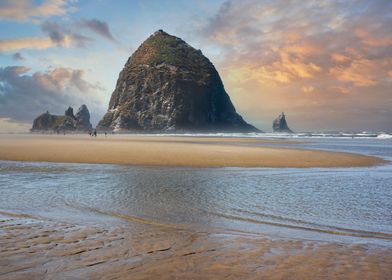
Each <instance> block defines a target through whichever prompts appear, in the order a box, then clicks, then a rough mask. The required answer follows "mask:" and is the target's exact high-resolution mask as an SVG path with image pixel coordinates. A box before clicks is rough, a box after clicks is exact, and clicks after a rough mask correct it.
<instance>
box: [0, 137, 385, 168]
mask: <svg viewBox="0 0 392 280" xmlns="http://www.w3.org/2000/svg"><path fill="white" fill-rule="evenodd" d="M295 143H299V142H295V141H287V140H258V139H249V138H218V137H180V136H177V137H173V136H172V137H166V136H132V135H126V136H124V135H115V136H113V135H109V136H108V137H105V136H103V135H100V136H98V137H97V138H92V137H90V136H88V135H36V134H26V135H17V134H16V135H8V134H4V135H0V160H17V161H42V162H70V163H107V164H131V165H143V166H190V167H298V168H301V167H355V166H372V165H377V164H382V163H384V162H385V161H384V160H382V159H380V158H377V157H371V156H364V155H356V154H351V153H337V152H325V151H316V150H301V149H296V148H278V147H267V146H255V145H263V144H285V145H286V144H295ZM241 144H242V145H241ZM252 145H253V146H252Z"/></svg>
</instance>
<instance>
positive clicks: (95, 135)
mask: <svg viewBox="0 0 392 280" xmlns="http://www.w3.org/2000/svg"><path fill="white" fill-rule="evenodd" d="M94 137H97V130H96V129H94Z"/></svg>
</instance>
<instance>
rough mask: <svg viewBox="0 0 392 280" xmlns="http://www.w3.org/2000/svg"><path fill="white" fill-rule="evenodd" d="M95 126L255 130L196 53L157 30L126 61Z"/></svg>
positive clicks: (183, 129)
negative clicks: (237, 111) (105, 109)
mask: <svg viewBox="0 0 392 280" xmlns="http://www.w3.org/2000/svg"><path fill="white" fill-rule="evenodd" d="M97 128H98V129H101V130H116V131H146V132H160V131H177V132H182V131H184V132H185V131H200V132H202V131H230V132H251V131H259V130H258V129H256V128H255V127H253V126H252V125H250V124H248V123H246V122H245V121H244V120H243V119H242V117H241V116H240V115H239V114H237V113H236V110H235V108H234V106H233V104H232V103H231V101H230V98H229V96H228V94H227V93H226V91H225V89H224V87H223V83H222V81H221V79H220V77H219V74H218V72H217V71H216V69H215V67H214V66H213V64H212V63H211V62H210V61H209V60H208V59H207V58H206V57H205V56H203V54H202V53H201V51H200V50H196V49H194V48H192V47H191V46H189V45H188V44H187V43H186V42H184V41H183V40H181V39H180V38H177V37H174V36H171V35H169V34H167V33H165V32H164V31H162V30H159V31H157V32H155V33H154V34H153V35H151V36H150V37H149V38H148V39H147V40H146V41H144V42H143V44H142V45H141V46H140V47H139V48H138V49H137V50H136V51H135V53H133V54H132V56H131V57H130V58H129V59H128V61H127V63H126V64H125V66H124V68H123V70H122V71H121V72H120V75H119V78H118V80H117V84H116V88H115V90H114V92H113V94H112V96H111V99H110V103H109V109H108V112H107V113H106V114H105V116H104V117H103V118H102V120H101V121H100V122H99V124H98V126H97Z"/></svg>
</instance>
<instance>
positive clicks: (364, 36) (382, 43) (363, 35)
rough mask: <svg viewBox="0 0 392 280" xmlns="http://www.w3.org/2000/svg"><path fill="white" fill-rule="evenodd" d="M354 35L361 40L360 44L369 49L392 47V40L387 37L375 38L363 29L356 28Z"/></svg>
mask: <svg viewBox="0 0 392 280" xmlns="http://www.w3.org/2000/svg"><path fill="white" fill-rule="evenodd" d="M355 35H357V37H358V38H360V39H361V40H362V42H363V43H364V44H366V45H368V46H371V47H388V46H391V45H392V39H391V38H388V37H384V38H376V37H374V36H373V35H372V34H370V32H369V31H367V30H366V29H364V28H357V29H356V30H355Z"/></svg>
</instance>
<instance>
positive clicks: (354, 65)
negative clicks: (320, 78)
mask: <svg viewBox="0 0 392 280" xmlns="http://www.w3.org/2000/svg"><path fill="white" fill-rule="evenodd" d="M384 63H385V62H379V61H374V60H369V59H364V58H363V59H357V60H354V61H352V62H351V64H350V65H349V66H347V67H342V66H337V67H332V68H331V69H330V70H329V73H330V74H331V75H332V76H333V77H335V78H336V79H337V80H339V81H344V82H351V83H353V84H354V85H356V86H359V87H367V86H372V85H375V84H376V83H377V82H378V76H379V72H380V70H381V69H382V68H383V66H384V65H383V64H384ZM386 63H388V62H386Z"/></svg>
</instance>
